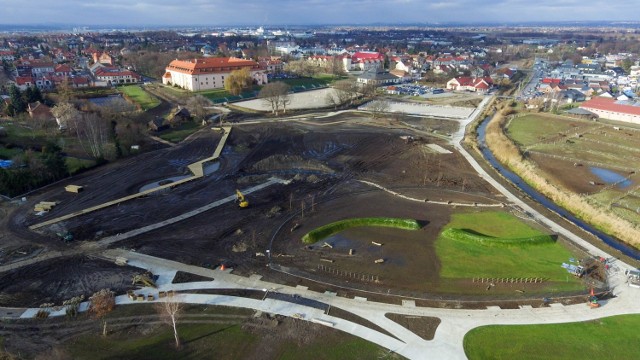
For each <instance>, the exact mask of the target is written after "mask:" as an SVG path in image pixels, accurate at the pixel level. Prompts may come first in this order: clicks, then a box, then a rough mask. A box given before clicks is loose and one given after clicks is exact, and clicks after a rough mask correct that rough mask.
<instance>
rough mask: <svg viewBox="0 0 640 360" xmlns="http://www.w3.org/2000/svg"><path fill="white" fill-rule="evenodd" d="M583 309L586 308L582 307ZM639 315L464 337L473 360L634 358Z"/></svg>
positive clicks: (487, 329)
mask: <svg viewBox="0 0 640 360" xmlns="http://www.w3.org/2000/svg"><path fill="white" fill-rule="evenodd" d="M585 306H586V305H585ZM638 329H640V315H622V316H614V317H609V318H604V319H600V320H594V321H587V322H579V323H569V324H551V325H522V326H483V327H480V328H477V329H473V330H471V331H470V332H469V333H468V334H467V335H466V336H465V338H464V349H465V352H466V354H467V357H468V358H469V359H471V360H475V359H520V360H527V359H531V360H533V359H541V360H542V359H544V360H546V359H637V358H638V342H639V341H640V335H639V334H638Z"/></svg>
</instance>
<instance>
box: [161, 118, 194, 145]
mask: <svg viewBox="0 0 640 360" xmlns="http://www.w3.org/2000/svg"><path fill="white" fill-rule="evenodd" d="M198 129H200V126H199V125H198V124H196V123H195V122H194V121H188V122H185V123H183V124H181V125H180V126H178V127H176V128H173V129H169V130H165V131H162V132H161V133H160V134H159V135H158V137H159V138H161V139H163V140H167V141H170V142H172V143H179V142H180V141H182V140H184V139H186V138H187V136H189V135H191V134H193V133H194V132H196V131H198Z"/></svg>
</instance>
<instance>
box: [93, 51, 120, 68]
mask: <svg viewBox="0 0 640 360" xmlns="http://www.w3.org/2000/svg"><path fill="white" fill-rule="evenodd" d="M93 62H94V63H96V64H97V63H100V64H103V65H108V66H114V65H115V61H114V60H113V57H111V55H109V54H108V53H106V52H103V53H98V52H94V53H93Z"/></svg>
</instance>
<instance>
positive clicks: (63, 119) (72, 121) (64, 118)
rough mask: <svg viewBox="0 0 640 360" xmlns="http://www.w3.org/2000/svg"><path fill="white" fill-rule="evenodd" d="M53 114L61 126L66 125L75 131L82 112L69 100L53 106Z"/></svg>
mask: <svg viewBox="0 0 640 360" xmlns="http://www.w3.org/2000/svg"><path fill="white" fill-rule="evenodd" d="M51 114H53V116H54V117H55V118H56V121H57V122H58V124H59V125H60V127H61V128H65V127H66V128H69V129H72V130H73V131H75V129H76V122H77V121H78V118H79V117H80V112H79V111H78V110H77V109H76V107H75V106H74V105H73V104H70V103H67V102H63V103H59V104H58V105H56V106H54V107H53V108H51Z"/></svg>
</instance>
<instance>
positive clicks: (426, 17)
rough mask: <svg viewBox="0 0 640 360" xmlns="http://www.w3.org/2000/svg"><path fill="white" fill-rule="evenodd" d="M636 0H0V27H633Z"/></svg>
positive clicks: (636, 5)
mask: <svg viewBox="0 0 640 360" xmlns="http://www.w3.org/2000/svg"><path fill="white" fill-rule="evenodd" d="M638 9H639V8H638V0H626V1H611V0H609V1H602V0H240V1H237V0H143V1H139V0H102V1H98V0H1V1H0V24H43V25H44V24H69V25H89V26H91V25H130V26H144V25H186V26H189V25H206V26H218V25H234V24H239V25H264V26H273V25H286V24H291V25H304V24H370V23H398V24H401V23H423V22H425V23H435V22H457V23H459V22H462V23H482V22H499V23H514V22H515V23H517V22H541V21H584V20H613V21H618V20H631V21H638V20H640V18H638V17H637V14H638Z"/></svg>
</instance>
